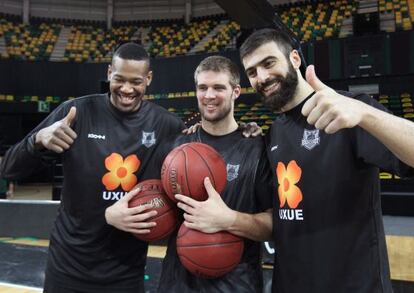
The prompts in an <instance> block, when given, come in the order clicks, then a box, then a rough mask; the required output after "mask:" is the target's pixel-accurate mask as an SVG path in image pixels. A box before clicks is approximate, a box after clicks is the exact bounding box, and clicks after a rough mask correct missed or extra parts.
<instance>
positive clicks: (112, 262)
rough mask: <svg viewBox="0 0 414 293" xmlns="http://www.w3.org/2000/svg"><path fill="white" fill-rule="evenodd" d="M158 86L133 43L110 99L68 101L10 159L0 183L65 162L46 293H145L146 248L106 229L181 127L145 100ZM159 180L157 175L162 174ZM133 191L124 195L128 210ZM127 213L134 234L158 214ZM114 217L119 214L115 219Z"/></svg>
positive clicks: (113, 79)
mask: <svg viewBox="0 0 414 293" xmlns="http://www.w3.org/2000/svg"><path fill="white" fill-rule="evenodd" d="M151 79H152V72H151V70H150V60H149V56H148V54H147V52H146V51H145V50H144V49H143V48H142V47H141V46H139V45H137V44H134V43H127V44H124V45H122V46H120V47H119V49H118V50H117V51H116V52H115V53H114V56H113V58H112V63H111V65H109V68H108V80H109V82H110V94H101V95H98V94H96V95H90V96H85V97H81V98H78V99H74V100H71V101H67V102H65V103H63V104H62V105H60V106H59V107H58V108H57V109H56V110H55V111H53V112H52V113H51V114H50V115H49V116H48V117H47V118H46V119H45V120H44V121H43V122H42V123H41V124H40V125H39V126H37V127H36V128H35V129H34V130H33V131H32V132H30V133H29V135H28V136H27V137H26V138H25V139H23V141H21V142H20V143H18V144H17V145H15V146H13V147H12V148H11V149H10V150H9V151H8V152H7V154H6V156H5V158H4V161H3V164H2V167H1V168H2V169H1V176H4V177H5V178H7V179H19V178H22V177H24V176H27V175H29V174H30V173H32V172H33V171H34V170H35V169H36V168H37V167H38V166H39V165H41V163H42V162H43V161H47V160H50V159H55V158H56V157H57V156H61V157H62V160H63V165H64V168H63V175H64V178H65V180H64V184H63V188H62V203H61V206H60V208H59V213H58V216H57V219H56V222H55V226H54V229H53V231H52V235H51V238H50V246H49V255H48V262H47V269H46V280H45V286H44V287H45V288H44V292H46V293H49V292H54V293H56V292H59V293H74V292H97V293H102V292H108V293H109V292H110V293H114V292H116V293H137V292H144V284H143V281H144V267H145V261H146V254H147V243H146V242H143V241H139V240H137V239H136V238H135V237H134V236H132V234H130V233H126V232H124V231H120V230H118V229H115V228H114V227H113V226H111V225H108V224H107V223H106V222H105V209H106V208H107V207H108V206H110V205H112V204H113V203H115V202H117V200H119V199H120V198H122V197H123V195H124V194H125V193H127V192H128V191H130V190H131V189H132V187H133V186H134V185H135V184H136V183H137V181H142V180H145V179H148V178H155V177H156V176H157V175H158V174H159V169H156V168H153V165H152V164H150V161H151V159H152V157H153V156H154V151H155V149H156V147H157V145H159V144H161V143H162V141H163V139H164V138H165V137H167V136H168V135H170V134H172V133H176V134H178V133H180V131H181V130H182V129H183V128H184V125H183V123H182V122H181V120H180V119H178V118H177V117H176V116H174V115H173V114H170V113H169V112H167V111H166V110H165V109H163V108H161V107H159V106H157V105H155V104H152V103H150V102H148V101H145V100H143V97H144V94H145V90H146V88H147V86H148V85H149V84H150V82H151ZM158 176H159V175H158ZM133 195H135V193H134V192H131V193H129V194H128V196H126V199H125V200H124V201H123V203H125V202H126V205H127V204H128V199H130V198H131V197H132V196H133ZM146 208H147V207H146V206H142V207H136V208H133V209H127V210H126V211H125V212H126V213H127V214H128V215H127V216H128V217H129V218H131V219H132V220H133V223H132V224H131V225H130V226H129V228H128V230H129V231H128V232H134V233H147V232H149V230H148V229H149V228H150V227H153V226H154V225H155V223H153V222H145V220H146V219H148V218H149V217H151V216H154V215H155V213H156V212H147V211H146ZM115 216H116V215H115Z"/></svg>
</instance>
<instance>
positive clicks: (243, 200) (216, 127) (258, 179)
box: [157, 56, 273, 293]
mask: <svg viewBox="0 0 414 293" xmlns="http://www.w3.org/2000/svg"><path fill="white" fill-rule="evenodd" d="M194 78H195V84H196V93H197V100H198V108H199V111H200V114H201V128H199V129H197V131H196V133H194V134H191V135H182V136H179V137H178V138H177V139H175V141H174V143H173V144H172V146H171V147H170V148H169V149H168V150H167V151H164V153H165V155H166V154H167V153H168V151H169V150H170V149H172V148H173V147H174V146H178V145H181V144H183V143H187V142H202V143H205V144H208V145H210V146H212V147H213V148H215V149H216V150H217V151H218V152H219V153H220V154H221V156H222V157H223V158H224V160H225V162H226V164H227V185H226V188H225V190H224V191H223V192H222V194H221V196H220V195H219V194H217V192H215V191H214V188H213V187H212V186H211V183H210V182H209V179H206V181H205V186H206V188H207V190H208V191H209V194H210V198H209V200H207V201H205V202H203V203H204V204H206V205H212V206H214V207H215V211H216V212H218V213H219V212H220V211H225V212H226V213H229V214H231V216H230V217H233V216H235V217H237V216H238V215H239V216H240V217H243V218H244V217H246V218H248V220H247V221H244V227H243V231H248V235H245V234H240V233H238V231H237V229H238V228H239V227H236V226H234V227H233V226H231V227H228V226H223V227H221V226H220V225H219V223H216V225H215V226H210V227H209V229H208V231H205V232H210V233H211V232H217V231H220V230H229V231H230V232H232V233H235V234H237V235H243V236H247V237H248V238H250V239H253V240H256V241H260V240H262V239H263V238H267V237H270V235H271V230H268V229H267V227H269V226H270V224H268V225H260V221H268V222H271V213H269V212H265V211H266V210H268V209H269V208H270V207H271V198H272V196H271V194H272V190H273V189H272V186H271V173H270V171H269V169H268V168H269V167H268V164H267V159H266V154H265V152H264V143H263V140H262V137H256V138H245V137H243V136H242V131H241V130H240V129H239V127H238V125H237V123H236V120H235V119H234V116H233V111H234V102H235V100H236V99H237V98H238V96H239V95H240V85H239V80H240V76H239V71H238V69H237V67H236V65H235V64H234V63H233V62H231V61H230V60H229V59H227V58H225V57H221V56H211V57H208V58H206V59H204V60H203V61H202V62H201V63H200V64H199V65H198V67H197V69H196V71H195V74H194ZM163 146H165V144H164V145H163ZM160 153H162V152H160ZM160 153H158V154H160ZM158 154H157V155H158ZM184 198H186V197H184V196H183V197H182V198H178V199H180V200H183V199H184ZM178 206H179V207H181V208H183V203H179V204H178ZM184 218H185V223H186V224H187V226H188V227H190V228H192V226H191V223H192V218H191V215H190V212H189V213H187V212H186V213H185V214H184ZM256 219H257V220H256ZM254 220H256V222H255V221H254ZM200 230H202V229H200ZM176 234H177V232H175V233H174V234H173V236H172V237H170V239H169V242H168V250H167V255H166V257H165V259H164V262H163V269H162V275H161V279H160V284H159V288H158V292H180V293H186V292H238V293H239V292H240V293H241V292H262V286H263V285H262V282H263V281H262V271H261V257H260V255H261V251H260V243H259V242H256V241H252V240H248V239H246V240H245V250H244V253H243V256H242V260H241V263H240V264H239V265H238V266H237V267H236V268H235V269H234V270H233V271H232V272H230V273H228V274H226V275H225V276H223V277H220V278H217V279H205V278H201V277H197V276H195V275H193V274H191V273H190V272H188V271H187V270H186V269H185V268H184V267H183V266H182V264H181V262H180V260H179V258H178V255H177V251H176ZM264 235H265V236H264ZM223 257H225V256H223Z"/></svg>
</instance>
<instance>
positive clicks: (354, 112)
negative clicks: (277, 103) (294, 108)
mask: <svg viewBox="0 0 414 293" xmlns="http://www.w3.org/2000/svg"><path fill="white" fill-rule="evenodd" d="M306 81H307V82H308V83H309V84H310V85H311V87H312V88H313V89H314V90H315V94H314V95H313V96H312V97H311V98H310V99H309V100H307V101H306V103H305V104H304V105H303V107H302V114H303V115H304V116H306V117H307V122H308V123H309V124H312V125H314V126H315V127H316V128H318V129H321V130H324V131H325V132H326V133H330V134H331V133H335V132H337V131H338V130H340V129H343V128H352V127H355V126H356V125H358V124H359V123H360V122H361V119H362V115H363V112H362V110H363V109H364V107H365V104H364V103H362V102H360V101H358V100H355V99H352V98H349V97H346V96H343V95H340V94H338V93H337V92H336V91H335V90H333V89H332V88H330V87H328V86H327V85H325V84H324V83H323V82H322V81H320V80H319V78H318V77H317V76H316V73H315V68H314V66H313V65H310V66H308V68H307V69H306Z"/></svg>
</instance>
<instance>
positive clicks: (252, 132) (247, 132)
mask: <svg viewBox="0 0 414 293" xmlns="http://www.w3.org/2000/svg"><path fill="white" fill-rule="evenodd" d="M239 128H240V129H241V130H242V133H243V136H244V137H256V136H260V135H263V130H262V128H261V127H260V126H259V125H257V123H256V122H249V123H245V122H239Z"/></svg>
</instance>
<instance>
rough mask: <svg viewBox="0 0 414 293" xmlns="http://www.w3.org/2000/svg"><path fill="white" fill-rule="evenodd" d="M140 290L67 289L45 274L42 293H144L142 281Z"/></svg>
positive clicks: (105, 287)
mask: <svg viewBox="0 0 414 293" xmlns="http://www.w3.org/2000/svg"><path fill="white" fill-rule="evenodd" d="M140 285H141V286H140V288H133V289H129V288H128V289H119V288H117V289H108V288H107V286H104V288H101V289H96V290H91V289H76V288H69V287H67V286H63V285H62V284H60V283H58V282H56V281H55V280H54V278H52V277H48V274H47V273H46V277H45V282H44V288H43V293H101V292H105V293H113V292H116V293H144V292H145V290H144V280H142V283H141V284H140Z"/></svg>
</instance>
